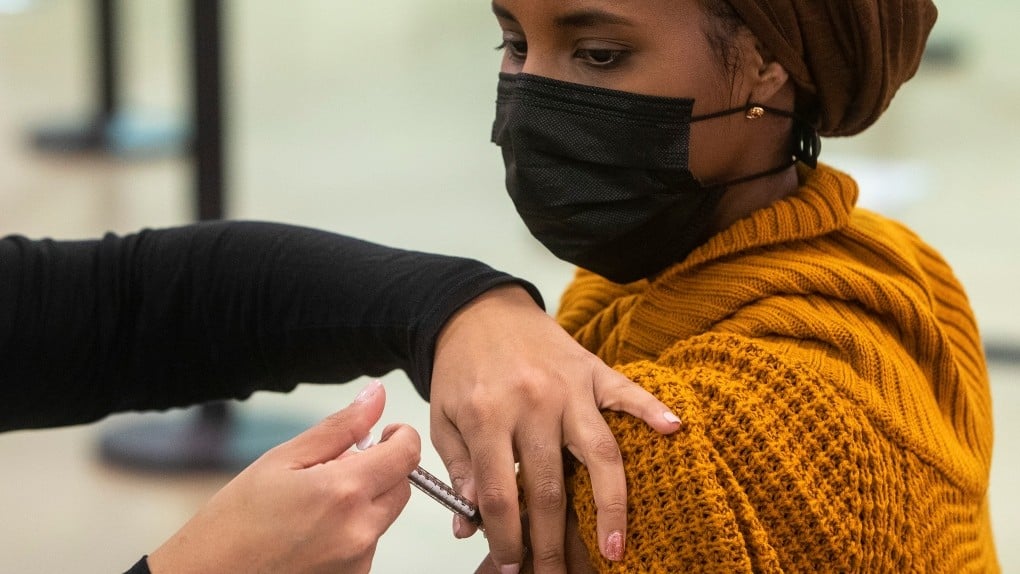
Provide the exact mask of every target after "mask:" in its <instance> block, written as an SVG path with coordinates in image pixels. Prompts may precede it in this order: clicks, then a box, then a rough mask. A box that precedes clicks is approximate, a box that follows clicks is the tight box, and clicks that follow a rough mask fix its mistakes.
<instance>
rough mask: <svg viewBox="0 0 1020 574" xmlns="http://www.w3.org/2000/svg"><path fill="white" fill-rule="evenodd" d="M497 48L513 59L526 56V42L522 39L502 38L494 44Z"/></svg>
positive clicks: (520, 58) (522, 58) (521, 58)
mask: <svg viewBox="0 0 1020 574" xmlns="http://www.w3.org/2000/svg"><path fill="white" fill-rule="evenodd" d="M496 49H497V50H503V51H505V52H506V53H507V55H509V56H510V58H511V59H513V60H524V59H525V58H527V57H528V43H527V42H525V41H523V40H510V39H507V38H504V39H503V42H502V43H501V44H500V45H499V46H496Z"/></svg>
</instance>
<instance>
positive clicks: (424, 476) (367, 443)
mask: <svg viewBox="0 0 1020 574" xmlns="http://www.w3.org/2000/svg"><path fill="white" fill-rule="evenodd" d="M375 444H376V441H375V438H374V437H373V436H372V435H371V434H370V435H368V436H366V437H365V438H363V439H361V440H360V441H358V444H357V447H358V450H365V449H367V448H369V447H372V446H375ZM407 479H408V480H409V481H411V484H413V485H414V486H415V487H416V488H417V489H418V490H420V491H422V492H424V493H425V494H427V495H429V498H431V499H432V500H435V501H436V502H438V503H439V504H441V505H443V506H444V507H446V508H447V509H448V510H450V511H452V512H455V513H457V514H459V515H461V516H463V517H464V518H466V519H467V520H468V521H470V522H471V523H472V524H474V525H475V526H478V527H479V528H480V527H481V526H482V513H481V512H479V510H478V507H477V506H475V505H474V504H472V503H471V501H470V500H468V499H466V498H464V497H463V496H461V495H459V494H457V491H456V490H454V489H453V488H451V487H450V486H449V485H448V484H446V483H445V482H443V481H442V480H440V479H438V478H436V476H435V475H434V474H432V473H431V472H429V471H427V470H425V469H424V468H422V467H420V466H419V467H418V468H416V469H414V470H412V471H411V474H409V475H407Z"/></svg>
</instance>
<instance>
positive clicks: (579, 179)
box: [492, 74, 817, 283]
mask: <svg viewBox="0 0 1020 574" xmlns="http://www.w3.org/2000/svg"><path fill="white" fill-rule="evenodd" d="M693 107H694V100H691V99H680V98H663V97H656V96H644V95H639V94H632V93H628V92H620V91H616V90H608V89H605V88H597V87H592V86H584V85H579V84H572V83H568V82H562V81H558V80H552V79H549V78H544V77H541V76H533V75H531V74H516V75H510V74H500V78H499V87H498V96H497V99H496V121H495V123H494V124H493V129H492V141H493V142H494V143H496V144H497V145H499V146H500V147H501V148H502V151H503V161H504V163H505V165H506V187H507V191H508V192H509V193H510V198H511V199H512V200H513V202H514V205H515V206H516V207H517V212H518V213H519V214H520V216H521V218H522V219H523V220H524V223H525V225H527V227H528V229H529V230H530V231H531V233H532V235H534V236H535V238H537V239H538V240H539V241H540V242H541V243H542V244H543V245H545V246H546V248H548V249H549V250H550V251H552V252H553V254H554V255H556V256H557V257H559V258H560V259H563V260H565V261H569V262H570V263H573V264H575V265H578V266H580V267H583V268H585V269H588V270H591V271H594V272H595V273H598V274H599V275H602V276H604V277H606V278H608V279H610V280H612V281H616V282H618V283H628V282H631V281H636V280H638V279H643V278H646V277H650V276H652V275H654V274H656V273H658V272H659V271H662V270H663V269H665V268H666V267H668V266H669V265H671V264H673V263H677V262H680V261H682V260H684V259H685V258H686V257H687V255H689V254H690V252H691V251H693V250H694V249H695V248H697V247H698V246H699V245H701V244H702V243H704V242H705V241H706V240H707V239H708V236H709V234H710V233H711V224H712V219H713V215H714V214H715V211H716V207H717V206H718V203H719V199H720V198H721V197H722V194H723V192H724V191H725V189H726V186H728V185H733V184H735V183H740V182H744V181H749V180H751V179H755V178H758V177H764V176H766V175H771V174H773V173H778V172H780V171H782V170H784V169H786V168H787V167H789V166H790V165H792V164H793V163H794V162H795V161H796V160H795V159H792V158H791V161H790V162H789V163H787V164H784V165H782V166H780V167H778V168H776V169H772V170H768V171H766V172H762V173H759V174H753V175H751V176H748V177H745V178H741V179H739V180H735V181H731V182H726V183H725V184H719V185H713V186H710V187H706V186H703V185H702V184H701V183H700V182H699V181H698V180H697V178H695V177H694V175H693V174H691V171H690V169H689V167H688V151H689V146H690V128H691V123H692V122H696V121H701V120H706V119H710V118H714V117H719V116H722V115H727V114H733V113H744V112H746V111H747V110H748V109H749V107H750V106H749V107H747V108H736V109H732V110H724V111H722V112H718V113H715V114H710V115H706V116H698V117H693V116H692V109H693ZM757 107H762V106H757ZM764 109H766V110H769V111H771V112H773V113H780V114H782V115H787V116H789V115H791V114H789V113H788V112H782V111H780V110H771V109H769V108H764ZM801 140H802V142H801V143H800V144H799V147H800V148H805V147H806V146H807V145H808V144H809V143H810V144H813V145H814V148H812V149H811V150H809V151H807V152H804V153H805V154H808V155H813V157H817V138H816V137H815V138H814V140H812V141H811V142H806V140H805V138H801ZM796 155H797V157H800V156H801V155H802V154H801V153H798V154H796ZM812 159H813V158H812ZM812 163H813V162H812Z"/></svg>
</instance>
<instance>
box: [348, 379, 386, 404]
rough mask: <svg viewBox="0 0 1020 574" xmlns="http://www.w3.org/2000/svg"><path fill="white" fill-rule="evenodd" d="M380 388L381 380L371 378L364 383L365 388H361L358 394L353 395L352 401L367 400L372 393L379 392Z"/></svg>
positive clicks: (358, 402)
mask: <svg viewBox="0 0 1020 574" xmlns="http://www.w3.org/2000/svg"><path fill="white" fill-rule="evenodd" d="M380 388H382V381H380V380H379V379H372V380H371V382H369V383H368V384H367V385H365V388H363V389H361V392H360V393H358V396H356V397H354V402H355V403H357V404H361V403H364V402H367V401H368V399H370V398H372V396H373V395H374V394H376V393H378V392H379V389H380Z"/></svg>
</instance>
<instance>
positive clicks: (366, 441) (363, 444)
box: [356, 433, 375, 450]
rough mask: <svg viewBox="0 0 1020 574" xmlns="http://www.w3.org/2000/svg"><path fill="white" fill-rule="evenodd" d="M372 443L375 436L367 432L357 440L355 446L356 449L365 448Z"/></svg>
mask: <svg viewBox="0 0 1020 574" xmlns="http://www.w3.org/2000/svg"><path fill="white" fill-rule="evenodd" d="M374 444H375V438H374V437H373V436H372V433H368V434H367V435H365V438H363V439H361V440H359V441H358V444H357V445H356V446H357V447H358V450H365V449H367V448H369V447H371V446H372V445H374Z"/></svg>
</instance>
